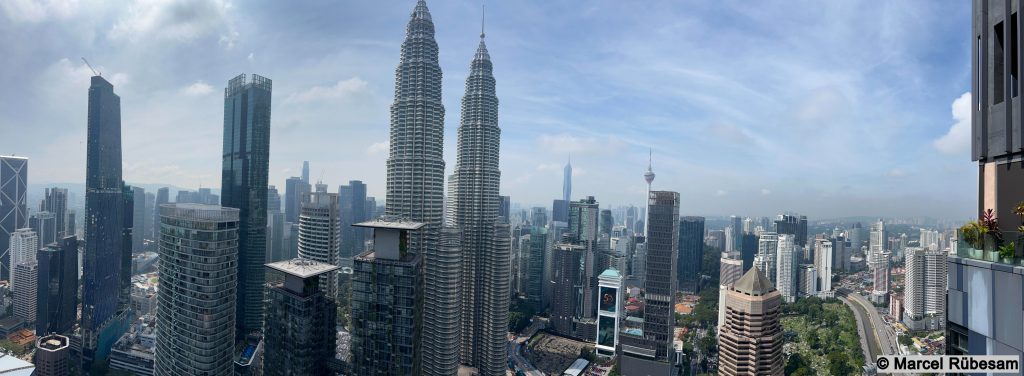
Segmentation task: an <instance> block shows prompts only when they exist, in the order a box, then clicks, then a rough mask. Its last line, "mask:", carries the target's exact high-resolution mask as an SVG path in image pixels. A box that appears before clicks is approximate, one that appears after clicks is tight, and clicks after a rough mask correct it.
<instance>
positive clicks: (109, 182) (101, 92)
mask: <svg viewBox="0 0 1024 376" xmlns="http://www.w3.org/2000/svg"><path fill="white" fill-rule="evenodd" d="M86 148H87V158H86V183H85V219H84V222H85V223H84V225H85V226H84V227H85V254H84V257H83V265H82V323H81V328H82V358H83V367H84V368H85V369H89V368H90V367H91V365H92V361H93V360H97V361H99V360H102V359H103V358H105V357H106V354H107V352H108V351H109V350H110V346H111V345H113V342H114V341H116V340H117V337H120V333H117V331H118V330H117V328H116V326H117V325H115V324H116V323H117V322H118V320H117V319H115V316H117V315H118V311H119V309H121V308H124V307H122V306H121V305H120V304H121V296H120V295H121V293H120V292H121V283H122V278H121V274H122V272H124V273H130V271H123V270H122V266H123V261H122V260H123V259H124V252H125V250H124V230H125V228H124V227H125V226H124V186H123V184H122V178H121V98H120V97H118V96H117V94H114V86H113V85H111V84H110V82H107V80H105V79H104V78H103V77H100V76H93V77H92V83H91V86H90V87H89V121H88V135H87V145H86ZM129 257H130V255H129ZM129 262H130V260H129Z"/></svg>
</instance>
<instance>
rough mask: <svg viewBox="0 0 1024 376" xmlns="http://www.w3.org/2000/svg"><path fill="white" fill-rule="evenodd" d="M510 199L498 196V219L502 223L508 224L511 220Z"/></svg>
mask: <svg viewBox="0 0 1024 376" xmlns="http://www.w3.org/2000/svg"><path fill="white" fill-rule="evenodd" d="M511 211H512V197H509V196H498V218H500V219H501V221H502V222H505V223H509V221H510V220H511V219H512V218H511V214H512V212H511Z"/></svg>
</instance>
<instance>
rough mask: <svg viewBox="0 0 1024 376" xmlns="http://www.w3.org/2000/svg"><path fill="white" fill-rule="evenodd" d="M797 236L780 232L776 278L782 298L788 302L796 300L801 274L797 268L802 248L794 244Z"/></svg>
mask: <svg viewBox="0 0 1024 376" xmlns="http://www.w3.org/2000/svg"><path fill="white" fill-rule="evenodd" d="M795 238H796V236H794V235H790V234H779V248H778V251H777V254H778V259H777V263H776V266H775V270H776V272H775V278H776V280H777V281H778V283H777V285H778V291H779V295H781V296H782V299H783V300H785V301H786V302H787V303H792V302H794V301H796V297H797V292H798V291H797V288H798V287H799V286H798V281H799V279H798V278H799V276H798V275H797V268H798V267H799V265H800V253H799V251H800V250H802V248H799V247H796V246H794V245H793V240H794V239H795Z"/></svg>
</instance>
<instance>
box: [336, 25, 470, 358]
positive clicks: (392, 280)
mask: <svg viewBox="0 0 1024 376" xmlns="http://www.w3.org/2000/svg"><path fill="white" fill-rule="evenodd" d="M414 16H415V15H414ZM421 17H422V16H421ZM357 226H360V227H364V228H371V229H373V230H374V231H373V248H372V249H370V250H368V251H365V252H363V253H362V254H360V255H358V256H356V257H355V259H354V260H353V268H352V269H353V274H352V332H351V333H352V345H351V349H352V358H351V364H352V373H353V374H357V375H421V374H426V372H424V371H422V369H421V368H422V363H423V357H422V355H421V354H422V352H421V351H420V346H421V341H420V337H421V336H422V331H423V330H424V329H425V328H422V327H421V326H420V325H419V323H420V322H421V318H420V315H423V314H425V312H424V311H423V309H422V307H423V304H424V294H423V288H422V287H421V286H422V285H423V282H424V281H423V271H422V270H421V268H422V265H423V263H422V260H421V255H420V254H418V253H415V252H413V243H412V242H411V240H412V239H411V238H412V234H413V233H415V232H416V231H421V230H422V229H423V227H424V225H423V224H422V223H416V222H410V221H388V220H374V221H369V222H363V223H359V224H357ZM385 328H387V329H386V330H385ZM426 342H427V341H423V343H422V344H426ZM453 360H454V361H455V362H456V363H455V367H456V370H457V368H458V358H457V357H456V358H454V359H453Z"/></svg>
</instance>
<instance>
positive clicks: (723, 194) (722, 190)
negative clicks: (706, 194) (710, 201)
mask: <svg viewBox="0 0 1024 376" xmlns="http://www.w3.org/2000/svg"><path fill="white" fill-rule="evenodd" d="M727 194H729V192H726V191H725V190H724V189H719V190H717V191H715V196H718V197H722V196H725V195H727Z"/></svg>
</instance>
